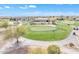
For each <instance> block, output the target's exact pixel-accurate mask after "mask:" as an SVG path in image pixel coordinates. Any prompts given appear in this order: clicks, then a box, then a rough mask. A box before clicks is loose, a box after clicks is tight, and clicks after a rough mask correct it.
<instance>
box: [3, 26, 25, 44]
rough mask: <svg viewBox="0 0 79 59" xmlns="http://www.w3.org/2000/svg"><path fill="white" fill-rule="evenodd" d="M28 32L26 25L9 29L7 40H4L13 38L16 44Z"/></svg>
mask: <svg viewBox="0 0 79 59" xmlns="http://www.w3.org/2000/svg"><path fill="white" fill-rule="evenodd" d="M25 31H26V27H25V26H24V25H21V26H18V27H16V28H14V29H11V28H10V29H9V30H6V32H5V38H4V39H12V38H16V40H17V41H16V43H17V44H18V43H19V37H20V36H22V35H24V33H25Z"/></svg>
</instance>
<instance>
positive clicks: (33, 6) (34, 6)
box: [29, 5, 37, 8]
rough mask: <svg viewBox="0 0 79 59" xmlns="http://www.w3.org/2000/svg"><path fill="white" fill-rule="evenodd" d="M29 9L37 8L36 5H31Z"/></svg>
mask: <svg viewBox="0 0 79 59" xmlns="http://www.w3.org/2000/svg"><path fill="white" fill-rule="evenodd" d="M29 8H37V6H36V5H29Z"/></svg>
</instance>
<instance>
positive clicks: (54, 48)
mask: <svg viewBox="0 0 79 59" xmlns="http://www.w3.org/2000/svg"><path fill="white" fill-rule="evenodd" d="M47 51H48V54H60V48H59V47H58V46H56V45H50V46H48V48H47Z"/></svg>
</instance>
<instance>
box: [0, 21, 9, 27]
mask: <svg viewBox="0 0 79 59" xmlns="http://www.w3.org/2000/svg"><path fill="white" fill-rule="evenodd" d="M8 24H9V23H8V21H6V20H0V27H4V28H7V27H8Z"/></svg>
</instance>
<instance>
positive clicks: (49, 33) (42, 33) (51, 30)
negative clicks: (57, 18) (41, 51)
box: [24, 22, 73, 41]
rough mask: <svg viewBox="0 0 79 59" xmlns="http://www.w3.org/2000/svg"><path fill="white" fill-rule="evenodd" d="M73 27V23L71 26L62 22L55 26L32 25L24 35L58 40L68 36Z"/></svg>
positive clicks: (44, 39)
mask: <svg viewBox="0 0 79 59" xmlns="http://www.w3.org/2000/svg"><path fill="white" fill-rule="evenodd" d="M72 28H73V27H72V25H70V26H69V25H66V24H63V23H61V22H60V23H58V24H57V25H55V26H43V25H41V26H40V25H37V26H35V25H30V26H28V28H27V31H26V32H25V35H24V37H26V38H29V39H32V40H42V41H57V40H62V39H65V38H67V37H68V36H69V35H70V33H71V31H72Z"/></svg>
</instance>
